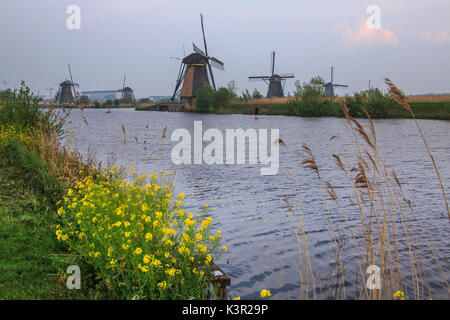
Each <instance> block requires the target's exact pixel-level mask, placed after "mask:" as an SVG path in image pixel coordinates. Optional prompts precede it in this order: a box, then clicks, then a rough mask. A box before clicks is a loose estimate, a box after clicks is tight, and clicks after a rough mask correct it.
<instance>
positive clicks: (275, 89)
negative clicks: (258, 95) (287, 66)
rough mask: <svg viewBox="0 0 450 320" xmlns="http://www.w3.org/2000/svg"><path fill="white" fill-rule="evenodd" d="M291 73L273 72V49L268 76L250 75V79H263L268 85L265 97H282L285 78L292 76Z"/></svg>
mask: <svg viewBox="0 0 450 320" xmlns="http://www.w3.org/2000/svg"><path fill="white" fill-rule="evenodd" d="M294 77H295V75H294V74H293V73H284V74H275V51H272V52H271V53H270V75H269V76H251V77H248V79H249V80H250V81H255V80H263V81H264V82H266V83H267V84H268V86H269V89H268V91H267V98H272V97H284V92H283V91H284V86H285V82H286V79H290V78H294Z"/></svg>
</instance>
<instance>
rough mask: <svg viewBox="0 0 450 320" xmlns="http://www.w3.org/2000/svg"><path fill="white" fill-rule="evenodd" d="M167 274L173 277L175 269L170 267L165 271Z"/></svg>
mask: <svg viewBox="0 0 450 320" xmlns="http://www.w3.org/2000/svg"><path fill="white" fill-rule="evenodd" d="M165 272H166V273H167V274H168V275H169V276H171V277H173V276H174V275H175V269H174V268H171V269H169V270H166V271H165Z"/></svg>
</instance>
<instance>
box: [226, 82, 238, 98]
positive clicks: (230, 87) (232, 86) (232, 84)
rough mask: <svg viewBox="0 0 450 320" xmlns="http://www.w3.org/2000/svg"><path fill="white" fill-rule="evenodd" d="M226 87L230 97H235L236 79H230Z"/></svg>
mask: <svg viewBox="0 0 450 320" xmlns="http://www.w3.org/2000/svg"><path fill="white" fill-rule="evenodd" d="M227 88H228V91H229V92H230V94H231V99H236V98H237V97H238V95H237V93H236V89H237V88H236V81H234V80H231V81H230V82H228V84H227Z"/></svg>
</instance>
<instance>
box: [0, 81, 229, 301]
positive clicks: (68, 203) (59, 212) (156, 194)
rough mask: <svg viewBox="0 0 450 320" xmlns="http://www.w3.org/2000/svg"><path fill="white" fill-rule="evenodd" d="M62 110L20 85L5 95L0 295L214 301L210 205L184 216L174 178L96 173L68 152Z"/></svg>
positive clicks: (215, 248)
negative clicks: (41, 102) (42, 103)
mask: <svg viewBox="0 0 450 320" xmlns="http://www.w3.org/2000/svg"><path fill="white" fill-rule="evenodd" d="M64 114H65V112H64V111H62V110H48V111H43V110H42V109H41V107H40V106H39V104H38V99H37V98H36V97H33V95H32V94H31V93H30V90H29V89H28V88H26V87H25V86H24V84H23V85H22V87H21V89H20V90H18V91H16V92H11V91H6V92H3V93H2V95H1V97H0V200H1V202H0V236H1V241H2V245H1V246H0V299H79V298H81V299H167V300H171V299H211V298H217V297H218V296H217V294H218V292H217V291H215V289H217V288H216V287H215V286H212V287H211V286H210V283H211V282H214V279H213V278H212V273H211V269H212V268H214V264H213V257H218V256H220V253H221V252H222V251H224V250H226V248H225V247H223V248H220V240H221V232H220V231H217V233H213V232H212V230H211V228H210V226H211V222H212V219H211V218H210V217H207V216H206V211H207V209H206V207H205V208H204V209H203V211H202V212H198V214H196V216H195V217H194V213H192V212H187V210H185V209H184V206H183V199H184V194H183V193H180V194H178V195H174V194H173V186H174V185H173V180H171V173H169V172H168V173H165V172H162V171H161V172H159V173H153V174H151V175H150V176H147V175H143V176H138V175H137V174H136V173H135V172H134V170H133V169H132V168H130V169H129V171H128V170H125V165H123V166H122V167H120V168H116V167H112V168H106V167H103V168H97V167H96V166H95V165H94V162H93V160H92V159H84V158H82V157H81V156H80V155H79V154H78V153H76V152H74V151H70V148H69V147H68V146H66V147H64V148H63V147H62V146H61V145H60V139H61V137H62V136H67V134H68V133H67V132H65V131H64V129H63V128H64V122H65V120H66V118H65V117H66V116H67V113H66V115H64ZM127 172H128V173H127ZM68 267H71V268H72V267H75V269H73V268H72V270H76V269H77V267H78V270H79V273H78V275H76V274H74V277H73V278H71V279H72V280H73V281H72V280H71V282H70V283H72V284H73V285H74V287H75V288H77V287H78V285H77V281H78V280H76V279H77V278H78V279H80V281H81V282H79V283H80V286H81V287H80V290H70V288H68V286H67V282H66V281H67V280H68V279H69V276H70V275H69V274H68V273H67V272H68V271H67V270H68ZM78 276H79V277H78ZM72 289H73V288H72ZM220 297H221V298H224V297H225V294H224V293H223V290H222V293H221V296H220Z"/></svg>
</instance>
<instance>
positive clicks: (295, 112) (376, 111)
mask: <svg viewBox="0 0 450 320" xmlns="http://www.w3.org/2000/svg"><path fill="white" fill-rule="evenodd" d="M352 100H353V98H352V97H346V102H347V103H348V107H349V109H350V113H351V115H352V116H353V117H356V118H367V116H366V114H365V113H364V111H363V109H366V110H367V111H368V112H369V114H370V116H371V117H372V118H373V119H377V118H385V119H408V118H410V117H411V114H410V113H409V112H408V111H407V110H405V109H404V108H403V107H402V106H401V105H400V104H395V103H386V102H383V101H381V102H377V103H373V105H367V104H364V103H362V102H360V101H357V102H352ZM409 100H411V101H413V102H410V103H409V104H410V106H411V109H412V110H413V112H414V115H415V117H416V118H417V119H437V120H450V101H448V99H446V98H442V100H439V98H436V100H434V99H422V100H420V99H417V98H414V99H411V98H410V99H408V101H409ZM255 107H258V109H259V114H262V115H288V116H301V117H340V118H344V117H345V114H344V112H343V111H342V108H341V107H340V103H339V102H338V100H337V99H336V100H335V99H330V98H326V99H322V100H321V101H320V102H314V103H311V104H304V103H301V98H273V99H250V100H248V101H247V102H244V101H234V102H232V103H231V105H230V106H229V107H227V108H220V109H217V110H214V111H211V112H213V113H217V114H247V115H252V114H254V111H255Z"/></svg>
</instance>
